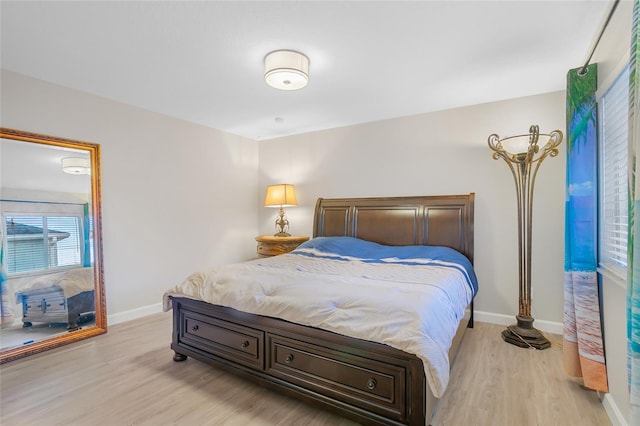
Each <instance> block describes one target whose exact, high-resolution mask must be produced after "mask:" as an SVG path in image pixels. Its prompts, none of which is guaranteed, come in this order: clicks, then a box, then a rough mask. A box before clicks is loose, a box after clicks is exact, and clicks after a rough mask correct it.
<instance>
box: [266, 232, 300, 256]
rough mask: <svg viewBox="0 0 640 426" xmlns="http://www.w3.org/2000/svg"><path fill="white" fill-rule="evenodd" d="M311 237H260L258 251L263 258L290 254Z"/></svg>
mask: <svg viewBox="0 0 640 426" xmlns="http://www.w3.org/2000/svg"><path fill="white" fill-rule="evenodd" d="M308 239H309V237H294V236H291V237H274V236H273V235H260V236H259V237H256V241H257V242H258V247H257V249H256V251H257V252H258V254H259V255H260V256H262V257H267V256H277V255H279V254H284V253H289V252H290V251H291V250H293V249H295V248H296V247H298V246H299V245H300V244H302V243H304V242H305V241H307V240H308Z"/></svg>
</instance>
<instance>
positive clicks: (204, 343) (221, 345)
mask: <svg viewBox="0 0 640 426" xmlns="http://www.w3.org/2000/svg"><path fill="white" fill-rule="evenodd" d="M180 341H181V342H182V343H184V344H187V345H189V346H192V347H194V348H196V349H200V350H204V351H206V352H208V353H210V354H213V355H217V356H220V357H223V358H226V359H229V360H232V361H234V362H237V363H240V364H244V365H246V366H249V367H252V368H258V369H261V370H262V369H264V332H263V331H261V330H256V329H254V328H249V327H244V326H242V325H239V324H236V323H233V322H230V321H225V320H221V319H218V318H211V317H206V316H204V315H201V314H198V313H196V312H190V311H182V315H181V329H180Z"/></svg>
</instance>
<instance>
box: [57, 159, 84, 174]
mask: <svg viewBox="0 0 640 426" xmlns="http://www.w3.org/2000/svg"><path fill="white" fill-rule="evenodd" d="M62 171H63V172H65V173H69V174H72V175H88V174H91V165H90V164H89V159H88V158H80V157H66V158H63V159H62Z"/></svg>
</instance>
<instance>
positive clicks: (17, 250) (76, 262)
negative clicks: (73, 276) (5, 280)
mask: <svg viewBox="0 0 640 426" xmlns="http://www.w3.org/2000/svg"><path fill="white" fill-rule="evenodd" d="M4 218H5V227H6V228H5V229H6V247H7V251H6V253H5V260H6V263H7V273H8V274H9V275H12V274H19V273H24V272H35V271H43V270H50V269H57V268H64V267H69V266H80V265H82V247H83V234H82V220H81V218H80V217H77V216H14V215H12V216H5V217H4Z"/></svg>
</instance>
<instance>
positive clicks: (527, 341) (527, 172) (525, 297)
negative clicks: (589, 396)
mask: <svg viewBox="0 0 640 426" xmlns="http://www.w3.org/2000/svg"><path fill="white" fill-rule="evenodd" d="M541 137H542V138H543V145H542V147H541V146H540V145H539V144H538V141H539V139H540V138H541ZM561 142H562V132H561V131H560V130H554V131H553V132H551V133H549V134H540V132H539V129H538V126H537V125H532V126H531V127H530V128H529V134H528V135H517V136H510V137H507V138H504V139H500V137H499V136H498V135H497V134H495V133H494V134H492V135H491V136H489V148H491V150H493V158H494V160H497V159H499V158H502V159H503V160H504V161H505V163H507V166H509V169H510V170H511V173H512V174H513V179H514V181H515V184H516V197H517V201H518V270H519V276H518V278H519V285H520V287H519V293H518V305H519V307H518V315H516V320H517V324H516V325H510V326H509V327H507V329H506V330H504V331H503V332H502V338H503V340H504V341H505V342H508V343H511V344H513V345H516V346H520V347H523V348H535V349H546V348H548V347H549V346H551V343H550V342H549V340H548V339H547V338H546V337H544V335H543V334H542V333H540V331H538V330H537V329H535V328H534V327H533V317H532V316H531V219H532V212H533V186H534V183H535V180H536V174H537V173H538V169H539V168H540V165H541V164H542V162H543V161H544V159H545V158H547V156H549V157H555V156H556V155H558V145H560V143H561Z"/></svg>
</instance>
